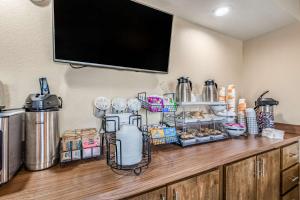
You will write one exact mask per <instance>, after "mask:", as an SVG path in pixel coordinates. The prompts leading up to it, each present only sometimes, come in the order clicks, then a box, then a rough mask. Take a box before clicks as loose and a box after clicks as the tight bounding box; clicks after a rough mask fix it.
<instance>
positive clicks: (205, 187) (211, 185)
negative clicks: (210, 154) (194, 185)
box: [197, 170, 221, 200]
mask: <svg viewBox="0 0 300 200" xmlns="http://www.w3.org/2000/svg"><path fill="white" fill-rule="evenodd" d="M197 179H198V190H199V199H200V200H207V199H209V200H219V199H220V187H221V184H220V171H219V170H215V171H213V172H210V173H206V174H203V175H201V176H198V177H197Z"/></svg>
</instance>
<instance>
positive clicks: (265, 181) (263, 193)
mask: <svg viewBox="0 0 300 200" xmlns="http://www.w3.org/2000/svg"><path fill="white" fill-rule="evenodd" d="M257 166H258V167H257V168H258V169H257V170H258V171H257V200H265V199H272V200H277V199H279V198H280V150H279V149H277V150H274V151H270V152H267V153H264V154H261V155H258V156H257Z"/></svg>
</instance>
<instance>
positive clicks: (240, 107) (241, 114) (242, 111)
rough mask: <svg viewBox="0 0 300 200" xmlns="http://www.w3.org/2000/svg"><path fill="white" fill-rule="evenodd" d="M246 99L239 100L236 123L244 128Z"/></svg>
mask: <svg viewBox="0 0 300 200" xmlns="http://www.w3.org/2000/svg"><path fill="white" fill-rule="evenodd" d="M245 111H246V99H240V100H239V104H238V123H239V124H242V125H244V126H245V127H246V114H245Z"/></svg>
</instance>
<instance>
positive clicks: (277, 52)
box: [243, 22, 300, 125]
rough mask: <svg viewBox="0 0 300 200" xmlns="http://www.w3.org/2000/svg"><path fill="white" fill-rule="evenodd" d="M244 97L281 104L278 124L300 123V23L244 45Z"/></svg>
mask: <svg viewBox="0 0 300 200" xmlns="http://www.w3.org/2000/svg"><path fill="white" fill-rule="evenodd" d="M243 66H244V69H243V72H244V73H243V83H244V84H243V95H244V96H245V97H246V98H247V99H249V100H250V102H254V101H255V99H256V98H257V97H258V96H259V95H260V93H262V92H263V91H264V90H267V89H268V90H270V91H271V93H270V94H269V96H271V97H273V98H275V99H277V100H279V101H280V104H279V106H278V107H277V108H276V111H277V112H276V121H277V122H282V123H289V124H298V125H299V124H300V112H299V111H300V104H299V102H300V101H299V99H300V93H299V86H300V22H298V23H295V24H292V25H289V26H287V27H284V28H282V29H280V30H277V31H274V32H271V33H268V34H265V35H263V36H260V37H257V38H255V39H252V40H249V41H246V42H244V65H243Z"/></svg>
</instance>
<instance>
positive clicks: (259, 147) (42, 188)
mask: <svg viewBox="0 0 300 200" xmlns="http://www.w3.org/2000/svg"><path fill="white" fill-rule="evenodd" d="M299 138H300V137H299V136H297V135H296V134H285V139H284V140H275V139H268V138H264V137H254V136H249V137H248V138H243V137H242V138H240V139H229V140H225V141H221V142H214V143H210V144H204V145H197V146H193V147H189V148H181V147H179V146H176V145H165V146H161V147H157V148H154V149H153V153H152V162H151V164H150V165H149V167H148V168H147V169H145V170H144V171H143V173H142V174H141V175H140V176H134V175H132V174H130V175H128V174H126V173H119V174H116V173H114V172H113V171H112V170H111V169H110V168H109V167H108V166H107V165H106V161H105V160H100V161H93V162H86V163H83V164H80V165H76V164H75V165H71V166H67V167H65V168H60V167H59V166H55V167H53V168H50V169H48V170H44V171H38V172H28V171H24V170H22V171H20V172H19V173H18V175H17V176H16V177H14V178H13V179H12V180H11V181H10V182H9V183H8V184H5V185H3V186H1V187H0V199H1V200H2V199H4V200H10V199H13V200H15V199H47V200H52V199H53V200H56V199H64V200H67V199H72V200H76V199H97V200H98V199H101V200H106V199H113V200H116V199H124V198H127V197H131V196H134V195H137V194H142V193H144V192H147V191H150V190H153V189H155V188H159V187H164V186H166V185H167V184H168V183H171V182H176V181H179V180H182V179H184V178H186V177H191V176H193V175H196V174H199V173H203V172H206V171H209V170H211V169H214V168H217V167H218V166H221V165H224V164H228V163H231V162H235V161H237V160H240V159H244V158H247V157H251V156H254V155H256V154H259V153H262V152H265V151H269V150H271V149H274V148H279V147H281V146H283V145H289V144H291V143H293V142H296V141H298V140H299Z"/></svg>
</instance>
